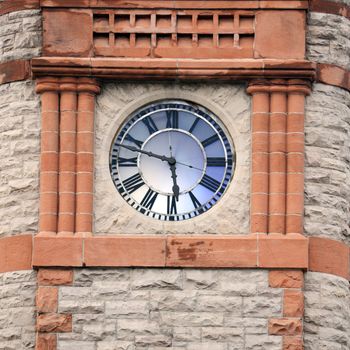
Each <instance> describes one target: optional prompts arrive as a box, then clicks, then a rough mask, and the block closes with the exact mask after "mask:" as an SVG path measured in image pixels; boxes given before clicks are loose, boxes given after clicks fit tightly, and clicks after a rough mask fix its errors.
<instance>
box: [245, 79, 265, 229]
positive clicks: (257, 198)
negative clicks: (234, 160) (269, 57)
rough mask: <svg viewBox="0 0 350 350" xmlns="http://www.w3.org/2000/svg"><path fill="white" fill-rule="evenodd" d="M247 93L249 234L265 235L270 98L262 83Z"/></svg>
mask: <svg viewBox="0 0 350 350" xmlns="http://www.w3.org/2000/svg"><path fill="white" fill-rule="evenodd" d="M247 91H248V93H250V94H251V95H252V122H251V126H252V174H251V176H252V180H251V233H267V232H268V231H267V230H268V194H269V154H268V152H269V114H270V97H269V92H268V86H266V85H264V83H262V82H258V81H257V82H253V83H251V84H250V85H249V87H248V89H247Z"/></svg>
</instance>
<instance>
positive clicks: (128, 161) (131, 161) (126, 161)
mask: <svg viewBox="0 0 350 350" xmlns="http://www.w3.org/2000/svg"><path fill="white" fill-rule="evenodd" d="M118 164H119V166H123V167H129V166H136V165H137V157H135V158H121V157H119V158H118Z"/></svg>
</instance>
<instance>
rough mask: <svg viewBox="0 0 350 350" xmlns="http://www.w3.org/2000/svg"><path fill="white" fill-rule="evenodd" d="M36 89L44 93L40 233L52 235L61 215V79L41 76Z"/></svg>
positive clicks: (42, 94) (42, 105)
mask: <svg viewBox="0 0 350 350" xmlns="http://www.w3.org/2000/svg"><path fill="white" fill-rule="evenodd" d="M36 92H37V93H38V94H41V153H40V209H39V234H41V235H48V236H50V235H56V232H57V214H58V208H57V205H58V144H59V84H58V79H57V78H52V77H48V78H41V79H38V80H37V85H36Z"/></svg>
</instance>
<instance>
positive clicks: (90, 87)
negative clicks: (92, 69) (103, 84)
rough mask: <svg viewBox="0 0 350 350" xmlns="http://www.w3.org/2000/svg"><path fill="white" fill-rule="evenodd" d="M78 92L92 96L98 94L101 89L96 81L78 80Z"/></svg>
mask: <svg viewBox="0 0 350 350" xmlns="http://www.w3.org/2000/svg"><path fill="white" fill-rule="evenodd" d="M77 90H78V92H86V93H90V94H93V95H97V94H99V93H100V91H101V88H100V84H99V83H98V81H97V80H96V79H91V78H78V86H77Z"/></svg>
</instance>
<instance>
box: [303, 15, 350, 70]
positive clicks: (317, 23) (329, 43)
mask: <svg viewBox="0 0 350 350" xmlns="http://www.w3.org/2000/svg"><path fill="white" fill-rule="evenodd" d="M349 32H350V21H349V20H348V19H347V18H345V17H342V16H338V15H331V14H326V13H317V12H310V13H309V20H308V32H307V40H306V43H307V46H306V47H307V49H306V56H307V58H308V59H309V60H311V61H316V62H320V63H330V64H335V65H338V66H341V67H344V68H347V69H349V68H350V38H349Z"/></svg>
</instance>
